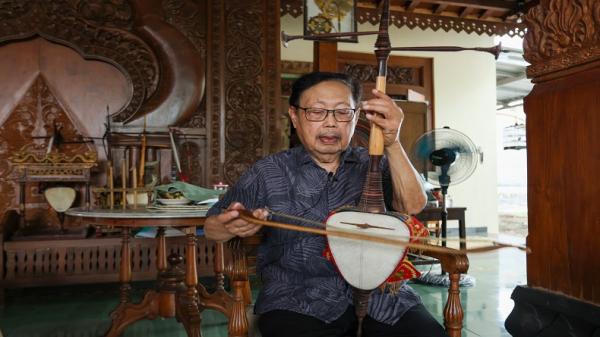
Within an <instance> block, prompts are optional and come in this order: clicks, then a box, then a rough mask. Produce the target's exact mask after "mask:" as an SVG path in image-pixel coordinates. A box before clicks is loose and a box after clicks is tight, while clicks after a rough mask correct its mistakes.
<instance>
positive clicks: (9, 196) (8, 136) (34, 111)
mask: <svg viewBox="0 0 600 337" xmlns="http://www.w3.org/2000/svg"><path fill="white" fill-rule="evenodd" d="M73 118H74V116H73V115H72V114H71V113H69V112H68V110H67V109H65V106H64V105H63V104H61V103H60V102H59V100H58V99H57V96H56V95H55V94H54V93H53V92H52V90H50V88H49V87H48V84H47V83H46V80H45V79H44V77H43V76H38V77H37V78H36V79H35V80H34V81H33V83H32V84H31V86H30V87H29V89H28V90H27V91H26V92H25V95H24V96H23V97H22V98H21V100H20V101H19V103H18V104H17V105H16V106H15V108H14V109H13V110H12V111H11V113H10V114H9V115H8V117H7V118H6V119H5V120H4V123H3V124H2V125H1V126H0V207H1V208H2V209H3V210H7V209H11V208H13V209H14V208H16V207H17V204H18V199H17V196H16V191H17V190H18V188H17V186H16V183H15V181H14V179H15V178H16V177H15V174H13V167H11V166H10V164H9V157H11V156H13V155H14V154H15V153H16V152H17V151H18V150H20V149H21V148H22V147H24V146H26V145H37V146H38V147H40V148H45V147H46V146H47V143H48V141H49V139H45V138H40V139H34V138H32V137H34V136H38V137H43V136H46V137H47V136H50V135H52V134H54V133H55V132H56V130H55V126H56V127H57V128H59V129H60V134H61V136H62V137H63V138H64V140H65V141H73V140H77V139H81V137H82V136H83V135H82V134H81V133H80V132H79V131H78V129H77V128H76V126H75V125H77V124H81V122H78V121H74V120H73ZM58 146H59V148H58V149H55V150H59V151H60V152H61V153H64V154H65V155H67V156H73V155H75V154H83V153H85V152H89V151H94V152H95V150H94V148H93V145H90V144H89V143H64V144H59V145H58ZM26 193H27V196H26V198H27V200H28V206H29V207H32V208H38V209H41V213H40V211H38V212H29V211H28V217H29V215H31V216H32V218H33V219H34V220H31V219H28V220H29V221H31V222H37V221H47V220H49V222H51V223H52V222H53V223H54V224H58V222H57V219H56V218H55V217H54V216H51V217H48V214H47V213H46V210H47V207H46V202H45V200H44V197H43V195H42V194H41V191H38V185H37V184H29V185H27V191H26ZM51 213H52V212H51ZM46 218H47V219H46Z"/></svg>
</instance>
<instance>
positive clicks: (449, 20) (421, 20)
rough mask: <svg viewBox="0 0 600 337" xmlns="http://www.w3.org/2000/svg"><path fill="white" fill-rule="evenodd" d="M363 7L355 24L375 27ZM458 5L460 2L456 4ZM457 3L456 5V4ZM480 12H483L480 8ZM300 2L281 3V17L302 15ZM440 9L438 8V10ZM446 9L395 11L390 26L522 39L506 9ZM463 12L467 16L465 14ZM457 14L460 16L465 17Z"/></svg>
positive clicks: (371, 11)
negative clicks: (449, 10) (468, 14)
mask: <svg viewBox="0 0 600 337" xmlns="http://www.w3.org/2000/svg"><path fill="white" fill-rule="evenodd" d="M362 2H363V3H362V4H361V5H360V6H359V7H358V8H357V10H356V20H357V21H358V22H359V23H361V24H362V23H366V22H369V23H371V24H373V25H378V24H379V11H378V9H377V8H373V7H374V6H373V5H372V4H371V3H370V2H369V1H362ZM458 2H460V1H458ZM458 2H457V3H458ZM411 4H413V5H414V4H416V5H417V6H419V5H420V3H419V2H418V1H412V2H411ZM464 6H467V7H466V8H467V9H468V11H472V12H474V13H475V12H478V11H479V10H480V9H479V8H475V7H477V6H474V7H468V5H467V4H465V5H464ZM481 6H483V7H482V8H484V7H485V6H484V5H481ZM303 7H304V2H303V1H302V0H285V1H282V3H281V10H280V13H281V16H284V15H291V16H292V17H294V18H297V17H299V16H301V15H302V13H303ZM438 8H442V7H438ZM452 8H455V10H460V9H461V6H458V4H454V5H453V6H452ZM448 9H449V8H447V7H443V8H442V11H436V9H434V7H433V8H432V7H431V6H426V4H425V3H423V8H420V9H419V12H417V11H413V10H407V9H398V8H396V10H392V12H391V13H390V24H393V25H394V26H396V27H398V28H401V27H408V28H410V29H413V28H416V27H419V28H421V29H423V30H425V29H428V28H429V29H432V30H434V31H438V30H440V29H442V30H444V31H446V32H448V31H451V30H453V31H455V32H459V33H460V32H467V33H473V32H474V33H477V34H479V35H481V34H487V35H490V36H491V35H505V34H508V35H510V36H514V35H518V36H521V37H522V36H524V35H525V27H526V26H525V24H524V23H518V22H515V21H514V20H512V21H508V20H505V17H504V16H505V15H503V14H502V13H506V12H507V10H508V8H498V9H489V8H488V9H484V14H482V15H480V16H479V15H476V14H474V15H470V16H469V17H461V16H460V14H459V13H454V11H453V12H452V13H450V14H446V13H444V11H446V10H448ZM468 11H467V12H468ZM467 12H464V11H461V13H467ZM491 14H498V15H500V17H491V16H492V15H491Z"/></svg>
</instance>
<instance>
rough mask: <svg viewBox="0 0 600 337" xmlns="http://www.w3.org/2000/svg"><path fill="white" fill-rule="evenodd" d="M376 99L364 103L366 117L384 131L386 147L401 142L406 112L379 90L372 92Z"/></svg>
mask: <svg viewBox="0 0 600 337" xmlns="http://www.w3.org/2000/svg"><path fill="white" fill-rule="evenodd" d="M372 92H373V95H374V96H375V97H374V98H372V99H370V100H368V101H365V102H363V103H362V109H363V110H364V111H365V114H366V117H367V119H368V120H370V121H371V122H373V123H375V124H376V125H377V126H379V127H380V128H381V129H382V130H383V137H384V145H385V146H390V145H392V144H394V143H396V142H399V141H400V127H401V126H402V121H403V120H404V112H402V109H400V107H399V106H398V105H396V103H395V102H394V101H393V100H392V99H391V98H390V96H388V95H386V94H384V93H382V92H381V91H379V90H377V89H373V90H372Z"/></svg>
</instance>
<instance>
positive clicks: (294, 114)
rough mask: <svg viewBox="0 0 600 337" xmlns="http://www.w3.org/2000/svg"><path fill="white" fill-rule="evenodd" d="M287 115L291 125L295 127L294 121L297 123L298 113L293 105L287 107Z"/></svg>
mask: <svg viewBox="0 0 600 337" xmlns="http://www.w3.org/2000/svg"><path fill="white" fill-rule="evenodd" d="M288 115H289V116H290V119H291V120H292V125H294V128H296V123H298V113H297V112H296V109H294V108H293V107H289V108H288Z"/></svg>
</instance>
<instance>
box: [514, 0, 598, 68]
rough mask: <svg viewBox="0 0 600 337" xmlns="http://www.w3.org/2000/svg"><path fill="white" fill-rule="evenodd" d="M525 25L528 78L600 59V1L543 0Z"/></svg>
mask: <svg viewBox="0 0 600 337" xmlns="http://www.w3.org/2000/svg"><path fill="white" fill-rule="evenodd" d="M525 22H526V23H527V27H528V30H527V35H526V38H525V41H524V43H523V47H524V53H525V55H524V57H525V60H527V61H528V62H529V63H531V65H530V66H529V67H528V68H527V75H528V76H529V77H532V78H539V77H541V76H542V75H547V74H549V73H552V72H556V71H559V70H562V69H567V68H571V67H574V66H583V65H585V64H587V63H590V62H593V61H598V60H600V1H597V0H542V1H541V2H540V5H539V6H536V7H534V8H532V9H531V10H530V11H529V12H528V13H527V15H526V16H525Z"/></svg>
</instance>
